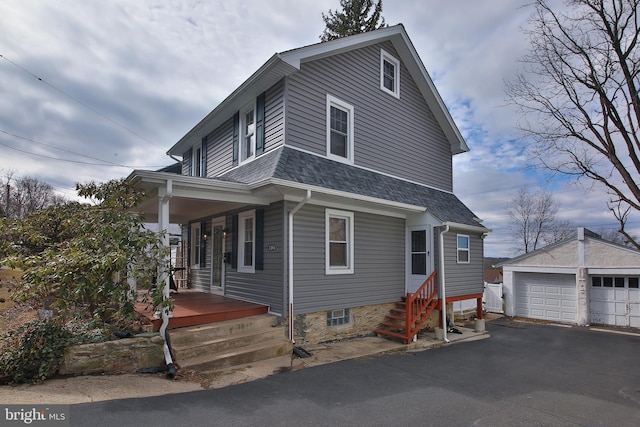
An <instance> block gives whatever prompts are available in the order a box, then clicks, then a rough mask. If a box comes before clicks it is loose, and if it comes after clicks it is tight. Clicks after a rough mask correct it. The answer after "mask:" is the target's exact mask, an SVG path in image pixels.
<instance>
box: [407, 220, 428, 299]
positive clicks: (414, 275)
mask: <svg viewBox="0 0 640 427" xmlns="http://www.w3.org/2000/svg"><path fill="white" fill-rule="evenodd" d="M430 248H431V242H430V230H429V229H427V228H426V227H412V228H410V229H409V251H408V252H409V254H408V255H409V262H408V264H409V265H408V269H409V271H408V276H409V280H408V281H407V292H410V293H414V292H415V291H417V290H418V288H419V287H420V286H422V284H423V283H424V281H425V280H427V277H429V274H431V269H432V267H431V258H430V257H431V249H430Z"/></svg>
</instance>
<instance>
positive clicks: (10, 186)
mask: <svg viewBox="0 0 640 427" xmlns="http://www.w3.org/2000/svg"><path fill="white" fill-rule="evenodd" d="M5 178H6V180H5V181H3V180H0V185H1V187H2V191H0V200H1V202H2V203H1V204H2V213H3V215H4V216H6V217H9V218H19V219H24V218H25V217H27V216H28V215H30V214H32V213H34V212H37V211H40V210H42V209H44V208H46V207H49V206H51V205H55V204H60V203H64V202H65V199H64V198H63V197H60V196H58V195H56V193H55V192H54V190H53V187H52V186H51V185H50V184H47V183H46V182H43V181H40V180H39V179H37V178H34V177H29V176H23V177H18V178H14V172H13V171H11V172H8V173H7V174H6V176H5Z"/></svg>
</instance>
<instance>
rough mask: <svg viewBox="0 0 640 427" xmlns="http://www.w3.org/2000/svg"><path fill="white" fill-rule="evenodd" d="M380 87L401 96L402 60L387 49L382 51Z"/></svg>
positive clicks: (391, 93)
mask: <svg viewBox="0 0 640 427" xmlns="http://www.w3.org/2000/svg"><path fill="white" fill-rule="evenodd" d="M380 89H382V90H383V91H384V92H387V93H388V94H390V95H393V96H395V97H396V98H400V61H398V60H397V59H396V58H394V57H393V56H391V54H389V53H388V52H386V51H385V50H381V51H380Z"/></svg>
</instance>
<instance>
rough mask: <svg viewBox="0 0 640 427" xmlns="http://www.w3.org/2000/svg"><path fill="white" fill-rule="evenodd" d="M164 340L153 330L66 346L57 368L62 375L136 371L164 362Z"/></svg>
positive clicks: (158, 365) (160, 364)
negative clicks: (134, 335)
mask: <svg viewBox="0 0 640 427" xmlns="http://www.w3.org/2000/svg"><path fill="white" fill-rule="evenodd" d="M163 345H164V341H163V340H162V337H161V336H160V335H159V334H157V333H155V334H143V335H138V336H136V337H134V338H125V339H121V340H117V341H106V342H101V343H94V344H82V345H77V346H73V347H69V348H68V349H67V351H66V353H65V355H64V359H63V361H62V364H61V366H60V369H59V371H58V372H59V373H60V374H62V375H86V374H101V373H108V374H113V373H121V372H136V371H137V370H139V369H143V368H155V367H161V366H164V364H165V362H164V351H163Z"/></svg>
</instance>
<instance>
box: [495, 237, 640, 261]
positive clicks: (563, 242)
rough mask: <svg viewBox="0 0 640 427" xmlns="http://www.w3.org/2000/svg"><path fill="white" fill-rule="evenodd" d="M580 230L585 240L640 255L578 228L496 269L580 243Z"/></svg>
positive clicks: (635, 251)
mask: <svg viewBox="0 0 640 427" xmlns="http://www.w3.org/2000/svg"><path fill="white" fill-rule="evenodd" d="M580 229H581V230H582V233H583V235H584V238H587V237H588V238H589V239H592V240H593V241H595V242H598V243H599V244H603V245H607V246H609V247H613V248H615V249H616V250H620V251H624V252H628V253H631V254H634V255H635V254H637V255H640V251H638V250H637V249H634V248H630V247H628V246H623V245H620V244H618V243H615V242H611V241H609V240H604V239H603V238H602V236H600V235H599V234H598V233H594V232H593V231H591V230H589V229H588V228H584V227H578V228H577V229H576V230H575V231H573V232H571V234H570V235H569V236H568V237H566V238H564V239H562V240H559V241H557V242H555V243H551V244H549V245H547V246H544V247H542V248H539V249H536V250H535V251H531V252H528V253H526V254H522V255H519V256H517V257H514V258H511V259H508V260H506V261H504V262H501V263H499V264H497V265H496V267H503V266H508V265H512V264H516V263H518V262H520V261H523V260H527V259H529V258H533V257H536V256H538V255H539V254H541V253H545V252H546V253H550V252H552V251H553V250H555V249H557V248H560V247H562V246H565V245H567V244H570V243H572V242H575V241H578V240H580V237H579V230H580Z"/></svg>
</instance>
